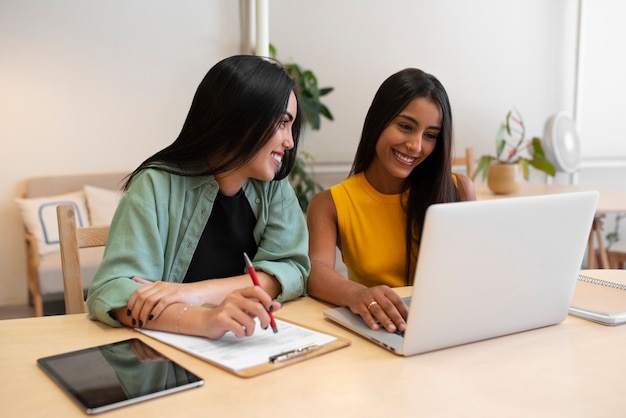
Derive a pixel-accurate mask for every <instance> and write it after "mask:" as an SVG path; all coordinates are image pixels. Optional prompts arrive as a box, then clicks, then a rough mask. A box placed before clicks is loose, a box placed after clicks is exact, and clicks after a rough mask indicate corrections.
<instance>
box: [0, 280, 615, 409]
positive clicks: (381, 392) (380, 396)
mask: <svg viewBox="0 0 626 418" xmlns="http://www.w3.org/2000/svg"><path fill="white" fill-rule="evenodd" d="M596 275H598V274H596ZM409 291H410V289H409V288H401V289H398V293H400V294H401V295H406V294H408V293H409ZM326 307H327V306H326V305H325V304H322V303H320V302H318V301H316V300H314V299H311V298H308V297H306V298H303V299H300V300H297V301H293V302H289V303H287V304H286V305H285V306H284V308H283V309H281V310H280V311H278V312H277V317H280V318H283V319H288V320H292V321H296V322H299V323H301V324H305V325H308V326H310V327H315V328H318V329H320V330H322V331H325V332H329V333H334V334H336V335H341V336H345V337H348V338H350V339H351V340H352V345H351V346H349V347H347V348H343V349H340V350H338V351H335V352H331V353H328V354H324V355H322V356H319V357H316V358H313V359H310V360H307V361H304V362H301V363H297V364H293V365H291V366H289V367H285V368H283V369H279V370H276V371H272V372H270V373H267V374H264V375H260V376H256V377H253V378H249V379H244V378H240V377H236V376H234V375H232V374H230V373H228V372H225V371H223V370H221V369H218V368H216V367H214V366H211V365H210V364H208V363H206V362H204V361H201V360H199V359H196V358H195V357H192V356H190V355H188V354H185V353H183V352H180V351H178V350H176V349H174V348H171V347H169V346H166V345H164V344H162V343H159V342H157V341H154V340H152V339H150V338H149V337H147V336H144V335H142V334H140V333H138V332H135V331H133V330H130V329H126V328H123V329H114V328H110V327H108V326H106V325H102V324H100V323H96V322H92V321H90V320H88V319H87V318H86V316H85V315H83V314H78V315H64V316H52V317H41V318H28V319H14V320H4V321H0V335H2V337H1V342H0V376H1V382H2V392H1V393H2V394H1V395H0V399H1V405H2V416H7V417H42V416H50V417H74V416H76V417H80V416H85V415H84V414H83V413H82V411H81V410H80V409H79V408H78V407H77V406H76V405H74V403H73V402H72V401H71V400H70V399H69V398H68V397H67V396H66V395H65V394H64V393H63V392H62V391H61V390H60V389H59V388H58V387H57V386H56V384H55V383H53V382H52V380H50V379H49V378H48V376H46V375H45V374H44V373H43V372H42V371H41V370H39V368H38V366H37V364H36V360H37V358H39V357H44V356H48V355H53V354H57V353H62V352H66V351H71V350H76V349H80V348H85V347H89V346H93V345H98V344H104V343H109V342H113V341H119V340H123V339H126V338H129V337H133V336H136V337H138V338H141V339H142V340H144V341H147V342H148V343H149V344H150V345H152V346H154V347H155V348H157V349H158V350H161V351H162V352H163V353H165V354H167V355H169V356H171V357H172V358H173V359H175V360H176V361H178V362H179V363H181V364H182V365H184V366H186V367H188V368H189V369H190V370H191V371H193V372H195V373H197V374H199V375H200V376H201V377H203V378H204V379H205V381H206V383H205V384H204V386H202V387H200V388H196V389H191V390H188V391H185V392H180V393H176V394H173V395H170V396H166V397H164V398H159V399H153V400H149V401H146V402H142V403H139V404H136V405H132V406H128V407H125V408H122V409H118V410H114V411H110V412H106V413H105V414H104V415H102V416H103V417H106V418H112V417H119V416H124V417H150V418H152V417H155V418H156V417H168V418H169V417H171V418H173V417H185V418H190V417H208V416H223V417H245V416H248V417H261V416H263V417H358V418H366V417H375V418H382V417H394V418H400V417H498V418H501V417H507V418H514V417H524V418H527V417H551V418H552V417H570V418H571V417H585V418H587V417H600V416H601V417H624V416H626V397H625V396H624V394H623V392H624V388H626V362H624V361H622V360H621V359H622V352H623V347H625V346H626V326H624V327H622V326H618V327H607V326H603V325H599V324H595V323H592V322H589V321H585V320H582V319H578V318H574V317H568V318H567V319H566V320H565V321H564V322H563V323H562V324H560V325H556V326H551V327H547V328H542V329H538V330H534V331H528V332H524V333H519V334H514V335H510V336H505V337H500V338H496V339H491V340H487V341H482V342H478V343H473V344H467V345H464V346H459V347H454V348H449V349H445V350H439V351H435V352H431V353H426V354H421V355H417V356H413V357H408V358H404V357H399V356H396V355H394V354H392V353H389V352H387V351H386V350H384V349H383V348H380V347H378V346H377V345H375V344H373V343H370V342H369V341H366V340H364V339H362V338H360V337H357V336H355V335H354V334H352V333H350V332H349V331H346V330H344V329H342V328H339V327H337V326H336V325H334V324H332V323H330V322H328V321H327V320H325V319H323V316H322V311H323V310H324V309H325V308H326ZM462 326H463V318H459V327H462Z"/></svg>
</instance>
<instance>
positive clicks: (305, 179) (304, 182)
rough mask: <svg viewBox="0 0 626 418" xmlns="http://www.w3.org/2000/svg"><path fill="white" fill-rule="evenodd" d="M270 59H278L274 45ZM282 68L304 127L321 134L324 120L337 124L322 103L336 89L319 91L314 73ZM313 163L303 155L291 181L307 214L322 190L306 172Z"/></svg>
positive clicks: (294, 66) (295, 66) (292, 66)
mask: <svg viewBox="0 0 626 418" xmlns="http://www.w3.org/2000/svg"><path fill="white" fill-rule="evenodd" d="M270 55H271V56H272V57H273V58H276V48H274V46H273V45H271V44H270ZM283 65H284V67H285V70H286V71H287V73H288V74H289V75H290V76H291V77H292V78H293V79H294V80H295V81H296V84H297V85H298V94H297V95H298V106H300V110H301V113H302V117H303V119H304V122H305V125H306V126H309V127H310V128H311V129H313V130H318V129H320V127H321V123H322V122H321V120H322V116H323V117H325V118H326V119H328V120H334V119H333V115H332V113H331V112H330V110H329V109H328V107H326V105H324V104H323V103H322V102H321V100H320V98H321V97H322V96H326V95H327V94H329V93H330V92H332V91H333V90H334V88H333V87H322V88H320V87H319V86H318V83H317V77H316V76H315V74H314V73H313V71H311V70H307V69H303V68H301V67H300V66H299V65H298V64H294V63H283ZM311 162H313V157H312V156H311V155H310V154H308V153H306V152H303V151H300V152H299V153H298V156H297V158H296V163H295V165H294V167H293V169H292V170H291V172H290V173H289V181H290V182H291V185H292V186H293V188H294V190H295V192H296V196H297V197H298V202H300V207H301V208H302V211H303V212H306V211H307V209H308V207H309V202H310V200H311V198H312V197H313V196H314V195H315V194H316V193H317V192H319V191H321V190H322V189H323V187H322V185H320V184H319V183H317V182H316V181H315V180H314V179H313V176H312V173H311V172H310V170H308V169H307V166H308V165H309V164H310V163H311Z"/></svg>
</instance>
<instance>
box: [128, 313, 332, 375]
mask: <svg viewBox="0 0 626 418" xmlns="http://www.w3.org/2000/svg"><path fill="white" fill-rule="evenodd" d="M276 325H277V327H278V332H277V333H276V334H274V332H273V331H272V329H271V328H267V329H263V328H261V326H260V324H259V323H258V320H257V323H256V326H255V328H254V334H252V335H251V336H249V337H244V338H237V337H236V336H235V335H233V334H232V333H230V332H229V333H227V334H226V335H224V336H223V337H222V338H220V339H219V340H209V339H208V338H202V337H193V336H189V335H180V334H173V333H169V332H162V331H152V330H146V329H137V331H139V332H142V333H144V334H146V335H148V336H150V337H152V338H155V339H157V340H159V341H162V342H164V343H166V344H169V345H171V346H173V347H176V348H178V349H180V350H183V351H185V352H187V353H190V354H193V355H195V356H197V357H200V358H203V359H205V360H208V361H211V362H214V363H218V364H221V365H223V366H225V367H227V368H229V369H231V370H234V371H241V370H246V369H249V368H251V367H255V366H259V365H261V364H266V363H269V358H270V357H271V356H273V355H277V354H280V353H283V352H286V351H290V350H294V349H298V348H301V347H304V346H307V345H309V344H316V345H317V346H322V345H325V344H328V343H331V342H333V341H335V340H336V339H337V338H336V337H334V336H332V335H328V334H324V333H321V332H317V331H313V330H311V329H308V328H303V327H300V326H298V325H294V324H291V323H289V322H284V321H280V320H278V319H277V320H276Z"/></svg>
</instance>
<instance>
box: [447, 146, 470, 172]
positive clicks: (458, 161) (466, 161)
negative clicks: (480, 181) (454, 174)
mask: <svg viewBox="0 0 626 418" xmlns="http://www.w3.org/2000/svg"><path fill="white" fill-rule="evenodd" d="M455 166H456V167H458V166H465V174H467V176H468V177H469V178H472V176H473V175H474V169H475V161H474V148H471V147H468V148H465V155H464V156H463V157H454V158H453V159H452V167H455Z"/></svg>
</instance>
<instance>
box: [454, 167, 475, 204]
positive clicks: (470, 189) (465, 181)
mask: <svg viewBox="0 0 626 418" xmlns="http://www.w3.org/2000/svg"><path fill="white" fill-rule="evenodd" d="M456 178H457V180H456V181H457V183H458V186H459V187H458V188H459V193H460V194H461V199H462V200H476V190H475V189H474V183H473V182H472V180H471V179H470V178H469V177H467V176H466V175H465V174H459V173H456Z"/></svg>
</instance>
